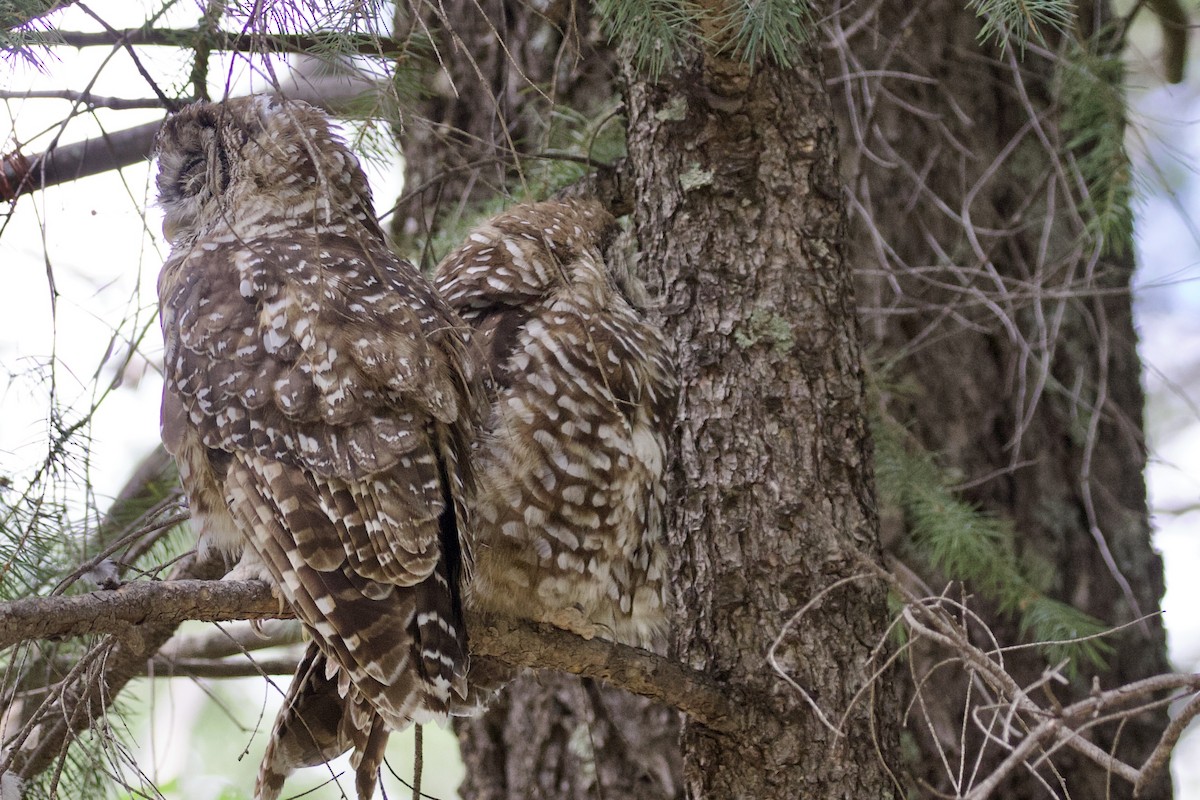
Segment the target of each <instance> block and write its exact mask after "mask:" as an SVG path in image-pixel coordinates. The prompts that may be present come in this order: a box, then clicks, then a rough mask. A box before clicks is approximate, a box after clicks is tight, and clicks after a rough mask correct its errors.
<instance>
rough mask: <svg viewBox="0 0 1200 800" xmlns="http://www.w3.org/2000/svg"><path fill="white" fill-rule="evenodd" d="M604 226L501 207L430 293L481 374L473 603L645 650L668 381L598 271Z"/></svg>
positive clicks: (651, 345) (576, 205)
mask: <svg viewBox="0 0 1200 800" xmlns="http://www.w3.org/2000/svg"><path fill="white" fill-rule="evenodd" d="M612 226H613V220H612V218H611V217H610V216H609V215H608V214H607V213H606V212H604V211H603V209H602V208H600V207H599V206H598V204H596V203H592V202H582V203H580V202H547V203H537V204H531V205H522V206H516V207H514V208H512V209H510V210H509V211H507V212H505V213H504V214H502V215H500V216H498V217H496V218H494V219H492V220H490V221H489V222H488V223H487V224H486V225H484V226H481V227H480V228H478V229H476V231H475V232H473V233H472V234H471V236H470V237H469V238H468V241H467V242H465V243H464V244H463V245H462V246H461V247H459V248H458V249H457V250H455V251H454V252H453V253H451V254H450V255H448V256H447V257H446V258H445V259H444V260H443V261H442V263H441V264H439V266H438V271H437V275H436V277H435V283H436V285H437V286H438V288H439V289H440V290H441V291H442V292H443V293H444V295H445V296H446V299H447V301H448V302H449V303H450V305H451V306H452V307H453V308H454V309H455V310H456V311H458V312H459V313H460V314H461V315H462V317H463V319H464V320H466V321H467V322H468V323H469V324H471V325H472V327H473V328H475V331H476V333H475V336H476V338H477V340H478V341H479V343H480V350H481V351H482V352H483V354H484V369H485V370H486V371H487V374H489V375H490V380H489V384H488V388H489V390H490V398H489V399H490V400H491V410H490V415H489V417H488V420H487V424H486V428H485V432H484V435H483V436H482V437H481V440H480V446H479V453H478V456H477V466H478V469H479V473H480V474H479V485H480V490H479V495H478V501H477V509H478V514H477V517H478V518H479V527H478V531H477V540H478V542H479V543H480V546H479V548H478V550H479V569H478V571H477V576H476V580H475V581H474V582H473V592H474V595H473V597H474V602H475V603H477V604H478V605H479V606H480V607H483V608H488V609H490V610H494V611H499V612H501V613H509V614H514V615H517V616H523V617H532V618H535V619H543V620H547V621H551V622H554V623H555V624H561V625H562V626H563V627H569V628H572V629H574V630H577V631H578V632H580V633H585V634H586V633H589V632H591V633H596V634H598V635H608V636H609V637H610V638H614V639H615V640H617V641H621V642H627V643H634V644H643V645H645V644H650V643H654V642H655V641H657V637H658V636H659V633H660V632H661V630H662V629H663V627H664V625H665V617H664V615H663V611H662V609H663V585H664V584H663V566H664V564H665V556H664V554H663V550H662V548H661V547H660V546H659V545H660V542H661V538H662V514H661V504H662V502H663V488H662V474H663V469H664V453H665V441H664V436H665V434H664V427H665V420H666V419H668V412H669V408H668V406H669V404H670V402H671V399H670V398H671V393H672V386H673V378H672V376H671V371H670V367H669V361H668V357H667V351H666V345H665V342H664V340H663V338H662V336H661V334H660V333H659V332H658V331H657V329H655V328H653V327H652V326H650V325H649V324H648V323H647V322H646V321H645V320H644V319H643V318H642V316H641V315H640V314H639V312H637V310H636V309H635V308H634V307H633V306H632V305H631V303H630V302H629V301H628V298H626V297H625V296H624V295H623V294H622V287H621V286H620V285H619V284H618V281H617V280H616V278H615V277H614V275H613V274H612V271H611V270H610V269H609V267H608V265H607V264H606V263H605V262H604V258H603V255H602V252H601V246H602V244H603V240H604V238H605V237H606V236H607V235H608V233H609V230H610V229H611V227H612ZM521 587H524V589H525V590H524V591H522V590H521ZM575 611H578V612H579V614H578V616H581V617H582V623H583V624H576V623H577V622H579V620H577V619H575V618H574V617H575V616H576V615H575V613H574V612H575ZM597 627H599V628H600V629H599V630H596V628H597ZM472 682H475V679H474V677H473V678H472Z"/></svg>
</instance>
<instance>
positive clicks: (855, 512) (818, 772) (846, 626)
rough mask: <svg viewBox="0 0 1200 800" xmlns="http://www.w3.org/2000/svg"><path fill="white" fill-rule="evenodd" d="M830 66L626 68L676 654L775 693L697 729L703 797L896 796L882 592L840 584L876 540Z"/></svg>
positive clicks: (759, 691)
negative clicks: (673, 376)
mask: <svg viewBox="0 0 1200 800" xmlns="http://www.w3.org/2000/svg"><path fill="white" fill-rule="evenodd" d="M821 72H822V71H821V67H820V63H819V61H817V59H816V57H815V52H811V51H807V50H806V51H805V52H804V54H803V57H802V58H801V60H800V63H799V64H798V65H797V66H796V67H795V68H793V69H781V68H778V67H774V66H767V65H763V66H760V67H759V68H757V69H751V68H749V67H747V66H746V65H745V64H743V63H740V62H738V61H736V60H732V59H729V58H726V57H723V56H720V55H715V54H711V53H710V54H706V55H705V56H704V57H703V58H700V59H696V60H695V61H692V62H691V63H688V64H687V65H686V67H685V68H683V69H681V70H679V71H678V72H675V73H673V74H671V75H669V76H667V77H665V78H664V79H663V80H662V81H660V82H658V83H650V82H647V81H644V80H643V79H642V78H641V77H640V76H638V75H636V74H629V75H628V79H629V89H628V91H627V94H626V97H627V108H628V112H629V136H628V150H629V165H630V170H631V172H632V174H633V176H634V177H633V184H634V185H635V186H636V189H635V198H634V202H635V210H634V213H633V220H634V228H635V231H636V235H637V238H638V245H639V252H640V253H641V256H640V258H641V262H640V263H641V264H642V265H644V267H645V269H646V271H647V273H648V275H649V276H650V277H651V280H652V282H653V283H657V285H658V288H659V289H660V292H661V296H662V298H663V314H664V317H665V324H666V328H667V330H668V332H669V336H670V338H671V339H672V340H673V341H674V343H675V344H676V346H677V348H678V356H677V358H678V370H679V374H680V384H681V386H682V387H683V388H682V391H681V397H680V401H679V409H678V411H679V415H678V420H679V421H678V426H677V434H678V443H679V449H678V457H677V458H676V459H675V461H674V465H673V469H672V473H671V484H672V491H671V496H672V497H674V498H675V502H674V503H673V504H671V505H672V506H673V513H672V515H671V521H670V525H669V527H670V530H671V534H670V537H671V541H670V546H671V550H672V553H673V556H674V580H673V585H674V586H675V588H676V591H677V593H678V598H677V603H676V615H675V626H674V648H673V654H675V655H677V656H678V657H679V658H681V659H682V660H683V661H684V663H686V664H689V665H690V666H692V667H694V668H697V669H702V670H706V671H708V672H710V673H711V674H713V675H715V676H718V677H719V678H721V679H724V680H726V681H728V682H729V684H730V686H731V688H736V687H744V688H746V689H748V690H750V691H751V692H753V693H755V694H756V695H758V696H761V697H762V698H764V699H763V701H762V702H761V703H760V704H753V703H752V704H751V705H752V708H753V712H752V713H754V714H755V715H756V717H757V719H756V724H754V725H752V726H750V727H749V728H747V729H746V730H743V731H742V732H740V733H739V735H738V736H737V737H723V736H719V735H715V734H714V733H713V732H711V731H709V730H706V729H705V728H703V726H700V725H696V724H694V723H692V722H690V721H685V723H684V732H683V750H684V758H685V784H686V793H687V796H688V797H690V798H742V797H757V798H793V797H889V796H891V795H892V792H893V785H892V782H891V780H890V779H889V778H888V774H887V768H886V766H885V764H884V763H883V761H882V759H881V757H880V755H879V754H880V752H882V753H892V752H894V749H895V727H894V725H895V716H894V713H895V712H894V708H893V707H891V706H890V704H888V703H887V702H886V695H887V694H888V692H886V691H881V692H879V693H870V692H868V693H867V694H866V695H865V696H863V697H858V698H856V697H855V693H856V692H858V691H859V690H860V689H862V688H863V687H865V686H867V684H868V683H869V675H870V672H871V666H870V660H871V657H872V655H873V653H872V650H873V648H876V647H879V646H880V645H881V639H882V637H883V634H884V630H885V628H886V624H887V623H886V611H885V606H884V600H883V591H882V589H881V587H880V586H879V585H878V584H877V583H873V582H871V581H869V580H862V581H856V580H849V581H846V582H844V583H840V584H839V583H838V582H839V581H841V580H842V579H848V578H852V577H853V576H855V575H856V574H859V572H860V569H861V561H860V559H863V558H865V559H873V558H875V557H876V556H877V550H878V540H877V531H876V525H877V520H876V516H875V508H874V497H873V486H872V478H871V475H872V460H871V451H870V445H869V440H868V436H867V430H866V425H865V421H864V399H863V397H864V391H863V373H862V369H861V364H860V348H859V341H858V335H859V332H858V325H857V321H856V317H855V305H854V300H853V284H852V279H851V275H850V272H849V270H848V269H847V267H846V265H845V263H844V262H843V258H842V247H843V243H844V237H845V227H844V221H845V216H844V208H843V205H842V194H841V190H840V182H839V172H838V166H837V160H838V159H837V136H836V131H835V130H834V126H833V120H832V111H831V109H830V106H829V98H828V95H827V93H826V91H825V87H824V82H823V79H822V74H821ZM822 592H827V593H826V594H824V595H823V597H822V598H821V599H820V600H819V602H817V603H816V604H815V606H813V607H812V608H811V609H810V610H809V611H808V612H807V614H806V615H805V616H804V617H803V618H802V619H799V620H796V619H793V616H794V615H795V614H796V613H797V611H798V610H799V609H801V608H802V607H804V606H805V604H806V603H808V602H810V601H811V600H813V599H814V598H816V597H817V596H818V595H820V594H821V593H822ZM777 637H778V641H777ZM773 644H774V647H775V649H774V653H775V656H776V665H775V666H776V668H777V669H778V670H779V672H780V673H783V674H785V675H786V676H787V678H788V679H790V680H791V681H794V682H795V683H796V684H798V685H799V686H802V687H804V689H805V690H807V692H808V693H809V695H810V696H811V697H812V698H813V700H814V701H815V703H816V704H817V705H818V706H819V707H820V709H821V710H822V711H823V713H824V714H825V716H826V717H827V718H829V719H830V720H831V721H835V724H838V725H839V726H840V728H841V733H842V735H840V736H838V735H835V734H834V733H833V732H832V731H831V730H830V729H829V728H828V727H826V725H825V724H823V723H822V721H821V720H820V719H819V718H818V715H817V714H816V713H814V711H813V709H812V708H810V706H809V705H807V704H806V703H805V701H804V700H803V699H802V698H801V696H800V695H799V693H798V691H797V690H796V688H795V687H793V686H791V685H789V683H788V682H787V680H785V679H784V678H783V677H782V675H781V674H779V673H777V671H776V669H773V668H772V665H770V664H769V663H768V660H767V659H766V658H765V657H764V656H765V655H766V654H767V653H768V652H769V651H771V650H772V647H773ZM843 714H844V715H845V717H843Z"/></svg>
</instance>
